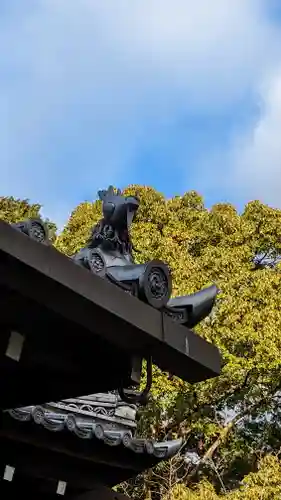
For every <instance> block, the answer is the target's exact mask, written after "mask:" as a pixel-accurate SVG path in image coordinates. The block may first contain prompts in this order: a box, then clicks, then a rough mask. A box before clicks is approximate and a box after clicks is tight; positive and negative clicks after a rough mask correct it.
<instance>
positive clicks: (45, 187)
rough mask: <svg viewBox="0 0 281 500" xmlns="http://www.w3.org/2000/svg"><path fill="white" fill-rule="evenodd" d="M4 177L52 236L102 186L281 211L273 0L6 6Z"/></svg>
mask: <svg viewBox="0 0 281 500" xmlns="http://www.w3.org/2000/svg"><path fill="white" fill-rule="evenodd" d="M211 5H212V7H210V6H211ZM0 180H1V192H0V195H13V196H15V197H21V198H29V199H30V200H31V201H33V202H40V203H42V204H43V207H44V208H43V214H44V215H45V216H48V217H49V218H51V219H53V220H55V221H56V222H57V223H58V225H59V226H60V227H61V226H62V225H63V223H64V222H65V221H66V220H67V218H68V215H69V213H70V211H71V210H72V209H73V208H74V207H75V206H76V205H77V204H78V203H79V202H81V201H84V200H86V199H87V200H92V199H94V198H95V196H96V192H97V190H98V189H100V188H104V187H106V186H107V185H108V184H109V183H112V184H115V185H117V186H119V187H121V188H122V187H124V186H126V185H127V184H130V183H139V184H145V185H151V186H153V187H155V188H156V189H158V190H160V191H162V192H163V193H164V194H166V195H167V196H169V197H170V196H173V195H176V194H183V193H184V192H185V191H187V190H190V189H196V190H197V191H199V192H200V193H201V194H202V195H203V196H204V198H205V200H206V204H207V205H208V206H210V205H212V204H213V203H216V202H220V201H230V202H232V203H234V204H235V205H236V206H237V207H238V208H239V209H241V207H243V204H244V203H245V202H246V201H248V200H250V199H253V198H258V199H261V200H262V201H263V202H265V203H268V204H270V205H273V206H276V207H280V208H281V200H280V188H281V5H280V1H277V0H213V1H212V2H210V0H196V2H194V1H193V0H173V1H171V0H169V1H168V0H103V1H101V0H79V2H77V1H76V0H2V2H0Z"/></svg>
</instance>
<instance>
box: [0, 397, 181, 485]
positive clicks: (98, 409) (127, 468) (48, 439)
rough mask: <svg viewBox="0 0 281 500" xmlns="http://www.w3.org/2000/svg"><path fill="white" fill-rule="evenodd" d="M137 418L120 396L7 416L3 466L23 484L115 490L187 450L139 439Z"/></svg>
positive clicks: (0, 429)
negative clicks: (12, 470) (26, 481)
mask: <svg viewBox="0 0 281 500" xmlns="http://www.w3.org/2000/svg"><path fill="white" fill-rule="evenodd" d="M136 414H137V407H136V406H135V405H133V404H128V403H126V402H124V401H122V400H121V398H120V396H119V395H118V394H117V392H112V393H98V394H94V395H90V396H84V397H79V398H72V399H67V400H63V401H59V402H55V403H53V402H51V403H46V404H43V405H40V406H39V405H32V406H26V407H22V408H17V409H11V410H6V411H3V412H2V414H0V416H2V423H1V424H2V425H1V426H0V447H1V455H2V461H3V460H4V463H3V466H4V468H5V466H7V465H8V466H12V467H14V468H15V470H16V471H17V477H18V478H19V479H18V480H20V481H21V479H20V478H25V479H28V478H32V481H37V480H38V478H41V479H40V481H44V482H45V483H46V484H47V483H48V484H50V482H51V483H52V484H56V482H58V481H64V482H66V483H67V485H68V486H67V487H68V490H69V491H75V490H81V491H82V490H83V491H87V490H88V491H89V490H91V489H92V488H93V487H94V485H95V484H96V482H97V481H98V482H102V484H104V485H106V486H108V487H112V486H114V485H116V484H119V483H121V482H123V481H125V480H128V479H130V478H132V477H134V476H137V475H138V474H139V473H141V472H143V471H144V470H146V469H148V468H150V467H153V466H155V465H156V464H157V463H159V462H160V461H162V460H167V459H169V458H171V457H172V456H174V455H175V454H176V453H178V452H179V451H180V449H181V447H182V440H170V441H162V442H155V441H153V440H150V439H144V438H141V437H138V436H137V435H136V427H137V423H136ZM46 487H47V486H46ZM48 487H49V486H48ZM51 488H54V487H53V486H52V487H51Z"/></svg>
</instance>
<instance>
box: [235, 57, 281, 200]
mask: <svg viewBox="0 0 281 500" xmlns="http://www.w3.org/2000/svg"><path fill="white" fill-rule="evenodd" d="M231 160H232V165H231V163H230V165H231V166H232V168H233V179H232V180H233V182H234V183H235V186H236V189H239V190H240V192H241V194H242V195H243V196H244V197H248V198H251V199H259V200H261V201H262V202H264V203H267V204H270V205H273V206H275V207H279V208H281V65H280V69H279V71H276V72H275V73H274V74H272V75H270V76H269V77H268V78H267V79H266V81H265V82H264V83H263V85H262V88H261V89H260V117H259V119H258V121H257V122H256V123H255V124H254V126H253V127H252V129H251V130H249V131H248V132H247V133H246V134H245V135H244V136H243V137H241V138H240V140H239V142H238V144H236V145H235V148H234V150H233V152H232V158H231Z"/></svg>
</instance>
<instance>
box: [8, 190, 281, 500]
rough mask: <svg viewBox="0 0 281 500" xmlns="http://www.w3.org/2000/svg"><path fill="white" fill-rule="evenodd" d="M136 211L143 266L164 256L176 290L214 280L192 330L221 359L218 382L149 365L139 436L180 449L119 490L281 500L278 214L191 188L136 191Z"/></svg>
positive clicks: (82, 217) (92, 216) (171, 498)
mask: <svg viewBox="0 0 281 500" xmlns="http://www.w3.org/2000/svg"><path fill="white" fill-rule="evenodd" d="M125 193H126V194H133V195H137V196H138V197H139V198H140V199H141V207H140V210H139V212H138V215H137V218H136V221H135V222H134V224H133V227H132V239H133V244H134V247H135V249H136V252H135V260H136V262H144V261H148V260H150V259H154V258H156V259H161V260H164V261H165V262H167V263H168V264H169V266H170V268H171V270H172V275H173V294H174V295H180V294H189V293H192V292H195V291H197V290H199V289H201V288H202V287H204V286H207V285H209V284H211V283H216V284H217V286H218V287H219V289H220V294H219V297H218V300H217V304H216V306H215V308H214V310H213V312H212V314H211V315H210V317H209V318H207V319H206V320H205V321H203V322H202V323H201V324H200V325H198V327H197V328H196V331H197V333H198V334H199V335H202V336H203V337H204V338H206V339H207V340H209V341H211V342H213V343H215V344H216V345H217V346H218V347H219V349H220V350H221V353H222V356H223V369H222V374H221V375H220V377H217V378H215V379H211V380H207V381H205V382H201V383H198V384H194V385H190V384H188V383H184V382H183V381H181V380H179V379H177V378H176V377H173V376H172V375H171V374H169V373H163V372H161V371H160V370H159V369H158V368H156V367H154V377H153V389H152V395H151V399H150V401H149V404H148V406H147V407H146V408H144V409H143V410H142V413H141V418H140V422H139V433H140V434H143V435H146V436H151V437H153V438H154V439H158V440H163V439H165V438H167V437H168V438H176V437H178V436H181V437H183V438H184V446H183V448H182V450H181V453H180V454H179V455H178V456H177V457H175V458H174V459H173V460H170V461H169V462H167V463H161V464H159V465H158V466H157V467H156V468H155V469H153V470H152V471H147V472H146V473H145V474H143V475H142V476H141V477H139V478H137V479H136V480H134V481H132V482H129V483H126V484H124V485H123V486H122V488H123V490H124V491H125V492H127V494H130V495H132V496H134V497H135V498H139V499H151V500H153V499H154V498H155V499H156V498H157V499H159V498H162V499H163V500H180V499H181V500H196V499H198V500H199V499H203V498H204V499H205V500H217V499H219V498H225V499H227V500H240V499H245V500H248V499H250V498H257V499H258V498H263V499H275V498H281V491H280V486H279V485H280V484H281V469H280V462H279V455H278V453H279V449H280V446H281V427H280V410H279V402H280V398H281V391H280V386H281V365H280V360H281V335H280V331H281V293H280V292H281V264H280V261H279V257H280V254H281V211H280V210H277V209H273V208H270V207H268V206H265V205H263V204H262V203H260V202H259V201H252V202H250V203H248V204H247V205H246V207H245V209H244V211H243V213H241V214H239V213H237V211H236V209H235V207H234V206H232V205H230V204H227V203H223V204H216V205H214V206H213V207H212V208H211V209H210V210H207V209H206V208H205V206H204V202H203V199H202V198H201V196H200V195H199V194H198V193H196V192H193V191H191V192H188V193H185V194H184V195H183V196H177V197H174V198H172V199H169V200H167V199H165V197H164V196H163V195H162V194H161V193H158V192H157V191H155V190H154V189H152V188H149V187H142V186H129V187H128V188H127V189H126V190H125ZM39 210H40V207H39V206H38V205H29V204H28V202H27V201H20V200H14V199H13V198H1V199H0V217H1V218H4V219H5V220H10V221H16V220H19V219H22V218H25V217H30V216H33V215H35V214H37V213H38V212H39ZM100 216H101V204H100V202H99V201H97V202H93V203H89V202H87V203H81V204H80V205H79V206H78V207H76V208H75V210H74V211H73V213H72V214H71V217H70V219H69V221H68V224H67V225H66V227H65V229H64V230H63V232H62V233H61V234H60V235H59V236H58V238H57V239H56V241H55V245H56V247H57V248H58V249H59V250H60V251H62V252H64V253H65V254H67V255H72V254H73V253H74V252H76V251H77V250H78V249H79V248H80V247H81V246H82V245H83V244H84V243H85V241H86V239H87V238H88V236H89V232H90V229H91V227H92V226H93V225H94V224H95V223H96V222H97V220H98V219H99V218H100Z"/></svg>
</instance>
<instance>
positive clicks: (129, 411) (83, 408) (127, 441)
mask: <svg viewBox="0 0 281 500" xmlns="http://www.w3.org/2000/svg"><path fill="white" fill-rule="evenodd" d="M99 396H100V405H99V406H98V405H96V402H97V400H98V397H99ZM106 396H107V397H108V398H110V395H106V394H105V395H102V394H100V395H95V399H93V396H88V397H83V398H77V399H69V400H65V401H61V402H58V403H48V404H46V405H41V406H28V407H24V408H19V409H12V410H8V411H7V412H5V413H8V414H9V416H10V417H12V418H13V419H15V420H18V421H20V422H29V423H35V424H37V425H40V426H42V427H44V428H45V429H46V430H48V431H50V432H55V433H58V432H69V433H71V434H73V435H74V436H76V437H78V438H80V439H83V440H92V441H93V446H94V443H95V442H96V441H99V442H103V443H104V444H106V445H108V446H111V447H113V446H114V447H115V446H120V447H123V448H127V449H128V450H131V451H133V452H134V453H137V454H140V453H142V454H146V455H148V456H151V457H155V458H157V459H159V460H165V459H168V458H170V457H172V456H173V455H175V454H176V453H177V452H178V451H179V449H180V447H181V445H182V441H181V440H180V439H179V440H171V441H163V442H154V441H152V440H150V439H143V438H138V437H134V432H135V429H136V422H135V414H136V408H134V407H133V405H127V404H124V403H123V402H122V401H120V402H119V405H118V406H117V409H115V410H114V409H113V405H111V404H110V402H108V403H106V402H105V397H106ZM113 397H114V396H113ZM91 398H92V399H91ZM101 398H102V399H101ZM93 403H94V404H95V406H93ZM106 404H108V407H107V406H106Z"/></svg>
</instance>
